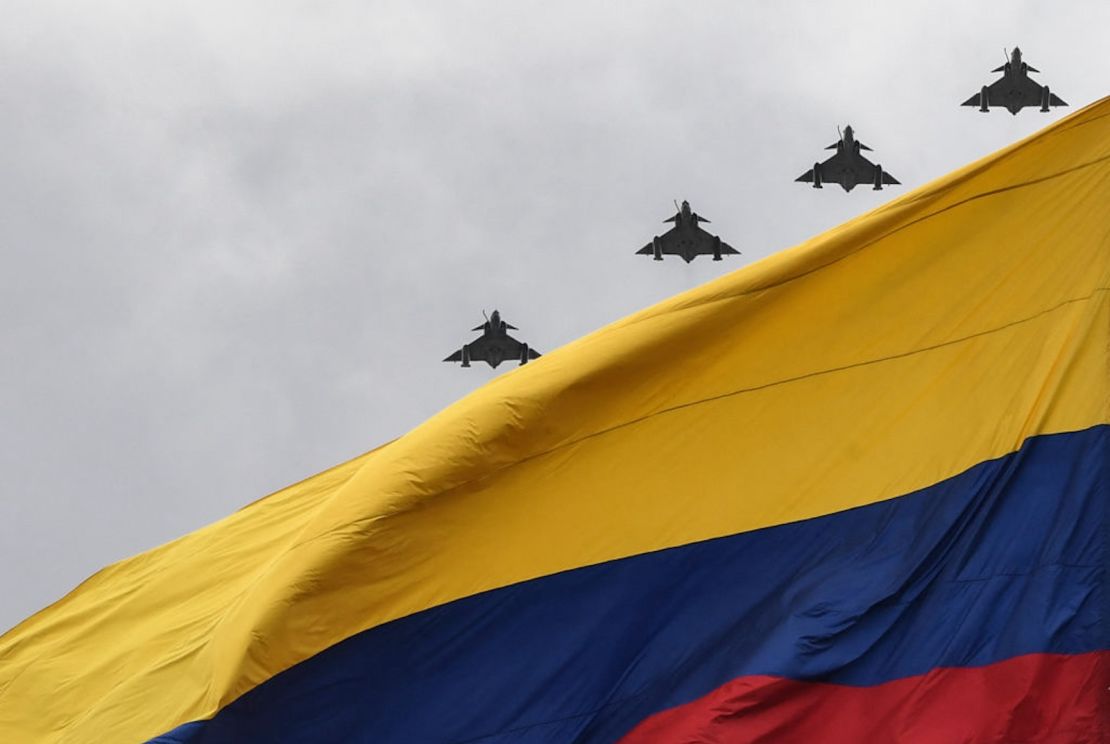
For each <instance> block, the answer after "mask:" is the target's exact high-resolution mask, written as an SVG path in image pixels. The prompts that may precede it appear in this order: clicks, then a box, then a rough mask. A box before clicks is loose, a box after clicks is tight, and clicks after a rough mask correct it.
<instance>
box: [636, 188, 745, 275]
mask: <svg viewBox="0 0 1110 744" xmlns="http://www.w3.org/2000/svg"><path fill="white" fill-rule="evenodd" d="M676 206H677V205H676ZM663 222H673V223H674V227H672V228H671V229H670V230H668V231H667V232H665V233H663V234H662V235H656V236H655V237H654V238H652V239H651V242H650V243H648V244H647V245H645V246H644V247H643V248H641V249H640V250H638V251H636V255H637V256H653V257H654V258H655V260H656V261H662V260H663V256H665V255H666V256H679V257H680V258H682V260H683V261H685V262H686V263H690V262H691V261H693V260H694V259H695V258H696V257H698V256H713V260H714V261H720V260H721V256H726V255H728V256H731V255H735V254H738V253H740V251H738V250H736V249H735V248H733V247H732V246H731V245H729V244H728V243H724V242H721V239H720V238H719V237H717V236H716V235H711V234H709V233H708V232H706V231H705V230H702V229H701V228H700V227H698V223H699V222H709V220H707V219H705V218H704V217H702V216H700V215H699V214H698V213H697V212H692V211H690V202H688V201H684V202H682V206H681V207H680V208H679V210H678V214H676V215H675V216H674V217H669V218H668V219H665V220H663Z"/></svg>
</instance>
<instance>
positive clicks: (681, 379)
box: [0, 99, 1110, 741]
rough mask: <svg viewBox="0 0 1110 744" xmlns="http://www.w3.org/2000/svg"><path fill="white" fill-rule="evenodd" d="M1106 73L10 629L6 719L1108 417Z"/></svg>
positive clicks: (124, 697) (271, 670) (130, 725)
mask: <svg viewBox="0 0 1110 744" xmlns="http://www.w3.org/2000/svg"><path fill="white" fill-rule="evenodd" d="M1107 204H1110V99H1105V100H1103V101H1101V102H1099V103H1098V104H1095V105H1094V106H1091V107H1088V108H1087V109H1084V110H1083V111H1080V112H1078V113H1076V114H1075V115H1073V116H1071V117H1069V118H1068V119H1065V120H1063V121H1062V122H1059V123H1058V124H1056V125H1054V126H1052V127H1050V128H1048V129H1047V130H1045V131H1044V132H1042V133H1040V134H1038V135H1035V136H1034V137H1032V138H1030V139H1028V140H1026V141H1024V142H1022V143H1019V144H1017V145H1015V146H1013V147H1010V148H1008V149H1006V150H1004V151H1002V152H1000V153H997V154H995V155H993V156H991V157H990V158H987V159H985V160H983V161H980V162H979V163H976V164H973V165H971V166H969V167H967V168H964V169H962V170H960V171H958V172H956V173H954V174H952V175H950V176H947V177H945V178H943V179H940V180H938V181H936V182H934V183H932V184H929V185H927V186H925V187H923V188H921V189H918V190H916V191H914V192H912V193H910V194H908V195H906V196H905V197H903V198H900V199H897V200H895V201H893V202H891V203H890V204H888V205H886V206H884V207H882V208H880V209H878V210H876V211H874V212H871V213H870V214H867V215H864V216H862V217H860V218H857V219H855V220H853V221H851V222H849V223H847V224H845V225H843V226H841V227H839V228H837V229H835V230H832V231H830V232H828V233H826V234H824V235H822V236H820V237H818V238H815V239H813V240H811V241H809V242H807V243H805V244H803V245H801V246H798V247H797V248H794V249H791V250H789V251H784V252H783V253H780V254H778V255H776V256H773V257H771V258H769V259H767V260H765V261H761V262H759V263H758V264H755V265H753V266H750V267H748V268H746V269H743V270H741V271H738V272H736V273H734V274H730V275H728V276H725V277H723V278H721V279H720V280H717V281H715V282H712V283H710V284H707V285H705V286H703V287H700V288H698V289H696V290H693V291H691V292H687V293H685V294H682V295H680V296H678V297H676V298H674V299H672V300H670V301H667V302H664V303H661V304H659V305H657V306H655V307H653V308H650V309H648V310H645V311H643V312H641V313H638V314H636V315H633V316H631V317H629V318H627V319H625V320H623V321H621V322H618V323H615V324H613V325H611V326H609V327H607V328H605V329H602V330H601V331H598V332H596V333H594V334H591V335H590V336H587V337H585V338H583V339H581V340H579V341H577V342H575V343H573V344H570V345H568V346H567V347H565V348H563V349H560V350H558V351H556V352H553V353H551V354H548V355H547V356H545V357H544V358H542V359H540V360H538V361H537V362H535V363H533V364H529V365H528V366H527V367H524V368H522V369H520V370H517V371H513V372H511V373H509V374H506V375H503V376H502V377H500V378H498V379H497V380H495V381H494V382H493V383H491V384H489V385H487V386H485V387H484V388H482V389H480V390H478V391H477V392H475V393H474V394H472V395H470V396H469V397H467V398H465V399H464V400H462V401H460V402H459V403H457V404H455V405H454V406H452V407H450V408H448V409H446V410H445V411H443V412H442V413H440V414H439V415H437V416H435V417H434V418H432V419H431V420H429V421H428V422H426V423H425V424H424V425H422V426H421V427H419V428H417V429H416V430H414V431H412V432H410V433H409V434H407V435H405V436H404V437H402V438H401V439H399V440H397V441H396V442H393V443H391V444H390V445H388V446H386V447H383V448H381V449H380V450H378V451H377V452H376V453H374V454H373V455H367V456H363V458H360V459H358V460H355V461H353V462H352V463H348V464H347V465H345V466H341V467H340V468H337V469H335V470H333V471H329V472H328V473H325V474H322V475H320V476H317V477H315V478H311V479H309V480H308V481H305V482H304V483H302V484H298V485H297V486H294V487H292V488H290V489H287V490H286V491H283V492H280V493H279V494H276V495H274V496H272V497H270V498H268V499H265V500H263V501H260V502H258V503H256V504H254V505H252V506H251V507H248V508H247V509H245V510H243V511H241V512H239V513H237V514H235V515H233V516H231V517H229V518H228V519H226V520H224V521H223V522H220V523H218V524H216V525H213V526H212V527H209V528H207V529H205V530H201V531H200V532H197V533H194V534H193V535H190V536H188V537H185V538H182V539H181V540H178V541H176V542H174V543H171V544H170V545H167V546H165V547H163V548H159V549H157V550H154V551H151V552H149V553H146V554H144V555H141V556H138V557H136V558H133V559H131V560H128V561H124V562H122V563H120V564H117V565H115V566H113V567H111V568H109V569H106V570H105V571H104V572H102V573H101V574H99V575H97V576H96V577H94V578H93V579H92V580H90V581H89V582H86V584H84V585H82V586H81V587H80V588H79V589H78V590H76V591H75V592H74V593H73V594H71V595H70V596H69V597H68V598H66V599H65V600H63V601H62V602H60V603H59V604H57V605H55V606H54V607H52V608H49V609H48V610H46V611H44V612H43V613H41V614H39V615H38V616H36V617H34V618H32V619H30V620H28V621H27V622H26V623H24V624H23V625H21V626H19V627H18V628H16V629H15V630H13V631H12V632H11V633H9V634H8V635H6V636H4V637H3V638H2V639H0V740H4V741H20V740H25V739H33V740H44V739H45V740H58V741H125V740H137V739H143V738H146V737H150V736H153V735H156V734H158V733H161V732H163V731H165V730H168V729H170V728H173V727H174V726H175V725H177V724H179V723H182V722H184V721H188V720H193V719H197V718H203V717H207V716H210V715H211V714H213V713H214V712H215V711H216V710H217V709H218V708H219V707H221V706H222V705H225V704H226V703H227V702H229V701H230V700H232V699H234V698H235V697H237V696H238V695H240V694H242V693H243V692H244V691H246V690H248V689H250V688H251V687H253V686H255V685H257V684H258V683H260V682H262V681H264V680H265V679H268V678H269V677H271V676H272V675H273V674H275V673H277V672H278V671H280V670H282V669H285V668H288V667H289V666H291V665H293V664H295V663H297V662H298V661H301V660H303V659H304V658H307V657H308V656H310V655H312V654H314V653H316V652H318V651H320V650H322V649H324V648H327V647H328V646H330V645H332V644H334V643H335V642H337V641H339V640H342V639H343V638H346V637H349V636H350V635H352V634H354V633H357V632H359V631H361V630H364V629H366V628H369V627H373V626H375V625H378V624H380V623H383V622H386V621H388V620H391V619H394V618H397V617H400V616H403V615H406V614H409V613H412V612H415V611H419V610H421V609H424V608H427V607H430V606H434V605H437V604H441V603H443V602H447V601H450V600H452V599H456V598H459V597H464V596H467V595H470V594H473V593H475V592H479V591H484V590H488V589H492V588H496V587H500V586H505V585H507V584H510V583H514V582H517V581H522V580H526V579H529V578H534V577H537V576H543V575H546V574H550V573H552V572H555V571H561V570H566V569H570V568H574V567H578V566H582V565H587V564H592V563H597V562H601V561H606V560H612V559H615V558H619V557H622V556H628V555H633V554H636V553H641V552H645V551H648V550H654V549H659V548H663V547H668V546H673V545H680V544H684V543H689V542H692V541H696V540H702V539H706V538H711V537H716V536H720V535H725V534H732V533H736V532H741V531H745V530H752V529H757V528H761V527H766V526H771V525H776V524H782V523H784V522H789V521H794V520H799V519H806V518H810V517H815V516H819V515H822V514H827V513H830V512H834V511H838V510H842V509H847V508H851V507H855V506H860V505H864V504H869V503H874V502H876V501H880V500H883V499H889V498H894V497H897V496H899V495H901V494H904V493H907V492H910V491H913V490H915V489H918V488H922V487H924V486H927V485H930V484H932V483H935V482H937V481H940V480H943V479H944V478H947V477H949V476H952V475H954V474H956V473H959V472H961V471H963V470H965V469H967V468H968V467H970V466H972V465H974V464H976V463H978V462H981V461H983V460H986V459H990V458H994V457H997V456H1000V455H1003V454H1006V453H1008V452H1012V451H1014V450H1015V449H1016V448H1017V447H1018V446H1019V445H1020V444H1021V442H1022V441H1023V440H1024V439H1026V438H1027V437H1030V436H1033V435H1036V434H1043V433H1053V432H1060V431H1071V430H1078V429H1083V428H1087V427H1089V426H1092V425H1095V424H1099V423H1106V422H1110V382H1108V378H1110V364H1108V354H1110V243H1108V241H1110V213H1108V212H1107V210H1106V205H1107Z"/></svg>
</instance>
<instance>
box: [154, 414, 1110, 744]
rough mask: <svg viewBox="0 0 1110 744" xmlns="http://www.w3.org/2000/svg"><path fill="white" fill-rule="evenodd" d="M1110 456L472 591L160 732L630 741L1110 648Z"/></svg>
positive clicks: (1083, 436) (1022, 462)
mask: <svg viewBox="0 0 1110 744" xmlns="http://www.w3.org/2000/svg"><path fill="white" fill-rule="evenodd" d="M1108 455H1110V427H1108V426H1097V427H1094V428H1091V429H1087V430H1085V431H1081V432H1074V433H1069V434H1057V435H1051V436H1043V437H1038V438H1035V439H1032V440H1029V441H1027V442H1026V443H1025V445H1024V446H1023V447H1022V448H1021V450H1020V451H1019V452H1017V453H1015V454H1012V455H1009V456H1006V457H1003V458H1000V459H998V460H993V461H990V462H986V463H982V464H980V465H977V466H976V467H974V468H972V469H970V470H968V471H967V472H965V473H962V474H960V475H958V476H956V477H953V478H951V479H949V480H946V481H944V482H942V483H939V484H937V485H934V486H931V487H929V488H926V489H923V490H921V491H918V492H915V493H913V494H909V495H906V496H902V497H900V498H897V499H893V500H890V501H885V502H882V503H878V504H873V505H870V506H866V507H861V508H858V509H852V510H850V511H846V512H841V513H837V514H832V515H829V516H826V517H821V518H817V519H811V520H807V521H804V522H797V523H794V524H788V525H782V526H779V527H772V528H768V529H764V530H758V531H755V532H748V533H742V534H739V535H733V536H730V537H724V538H719V539H715V540H709V541H705V542H700V543H695V544H692V545H686V546H682V547H678V548H672V549H668V550H662V551H658V552H654V553H648V554H643V555H637V556H634V557H631V558H627V559H623V560H618V561H612V562H609V563H604V564H600V565H596V566H589V567H586V568H582V569H577V570H573V571H567V572H564V573H560V574H556V575H553V576H547V577H543V578H540V579H536V580H533V581H528V582H524V583H521V584H517V585H514V586H510V587H506V588H503V589H498V590H495V591H490V592H486V593H483V594H480V595H476V596H473V597H468V598H465V599H462V600H458V601H456V602H452V603H450V604H447V605H443V606H440V607H435V608H432V609H430V610H427V611H424V612H420V613H417V614H415V615H412V616H410V617H406V618H402V619H400V620H397V621H394V622H391V623H388V624H386V625H383V626H380V627H377V628H373V629H371V630H368V631H366V632H364V633H361V634H359V635H357V636H354V637H352V638H350V639H348V640H346V641H344V642H342V643H340V644H338V645H336V646H334V647H332V648H330V649H328V650H326V651H324V652H322V653H320V654H318V655H317V656H315V657H313V658H311V659H309V660H307V661H305V662H303V663H301V664H299V665H297V666H295V667H293V668H292V669H289V670H287V671H285V672H283V673H281V674H279V675H278V676H276V677H274V678H273V679H271V680H269V681H268V682H266V683H264V684H262V685H261V686H259V687H257V688H255V689H254V690H252V691H250V692H249V693H247V694H246V695H244V696H243V697H242V698H240V699H239V700H237V701H235V702H234V703H232V704H231V705H229V706H228V707H227V708H225V709H224V710H222V711H220V712H219V713H218V714H217V715H216V716H215V718H214V719H212V720H210V721H205V722H201V723H199V724H198V723H193V724H187V725H186V726H183V727H179V728H178V729H176V730H175V731H174V732H171V733H170V734H167V735H165V736H163V737H160V738H159V739H157V740H156V741H160V742H165V743H166V744H176V743H185V742H188V744H201V743H209V742H238V741H313V742H317V741H335V742H339V741H342V742H375V744H380V743H385V742H398V743H399V744H435V743H436V742H451V743H452V744H460V743H462V742H478V741H480V742H483V744H495V743H497V744H500V743H502V742H570V741H575V742H611V741H614V740H615V739H617V738H619V737H620V736H621V735H623V734H624V733H626V732H627V731H628V730H629V729H631V728H632V727H633V726H634V725H635V724H636V723H638V722H639V721H641V720H642V719H644V718H646V717H647V716H649V715H651V714H652V713H655V712H657V711H660V710H663V709H665V708H668V707H672V706H674V705H678V704H681V703H685V702H688V701H690V700H693V699H695V698H697V697H699V696H701V695H703V694H705V693H707V692H709V691H711V690H713V689H714V688H716V687H718V686H719V685H721V684H723V683H725V682H726V681H728V680H731V679H734V678H736V677H740V676H743V675H748V674H774V675H782V676H786V677H792V678H795V679H808V680H822V681H827V682H833V683H840V684H849V685H873V684H877V683H881V682H885V681H888V680H892V679H897V678H901V677H908V676H912V675H917V674H923V673H925V672H927V671H929V670H930V669H933V668H936V667H940V666H980V665H985V664H990V663H993V662H997V661H1001V660H1004V659H1007V658H1010V657H1014V656H1018V655H1021V654H1028V653H1038V652H1049V653H1064V654H1070V653H1084V652H1089V651H1095V650H1101V649H1106V648H1108V645H1110V644H1108V640H1107V635H1106V634H1107V632H1108V631H1107V627H1106V626H1107V622H1106V620H1105V618H1103V617H1102V603H1103V602H1104V601H1105V576H1106V568H1107V566H1106V550H1105V548H1106V546H1105V542H1104V541H1105V534H1106V533H1105V532H1104V530H1105V526H1104V521H1105V516H1106V504H1107V501H1108V500H1110V485H1108V478H1107V469H1108V467H1110V466H1108V464H1107V461H1108V460H1110V456H1108ZM676 498H684V499H690V500H691V502H692V508H698V507H697V506H696V503H695V502H696V499H697V495H696V494H676ZM735 498H738V499H742V498H744V493H743V489H742V488H738V489H737V492H736V495H735Z"/></svg>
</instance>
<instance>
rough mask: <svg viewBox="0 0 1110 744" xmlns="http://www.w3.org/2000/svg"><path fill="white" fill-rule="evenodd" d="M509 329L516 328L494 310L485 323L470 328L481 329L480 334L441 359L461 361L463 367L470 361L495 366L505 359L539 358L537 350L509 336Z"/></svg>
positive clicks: (524, 362)
mask: <svg viewBox="0 0 1110 744" xmlns="http://www.w3.org/2000/svg"><path fill="white" fill-rule="evenodd" d="M509 329H512V330H514V331H515V330H518V329H517V327H516V326H513V325H509V324H508V323H506V322H505V321H503V320H501V313H499V312H498V311H496V310H494V311H493V314H492V315H490V317H489V319H488V320H486V322H485V323H483V324H482V325H480V326H477V327H475V328H472V329H471V330H474V331H482V335H481V336H479V337H478V338H476V339H474V340H473V341H471V342H470V343H468V344H463V347H462V348H461V349H459V350H458V351H456V352H455V353H454V354H451V355H450V356H449V357H447V358H446V359H444V360H443V361H445V362H462V366H464V367H469V366H470V363H471V362H485V363H486V364H488V365H489V366H491V367H497V366H498V365H499V364H501V362H504V361H506V360H515V361H518V362H520V363H521V364H527V363H528V362H529V361H531V360H532V359H537V358H539V356H540V353H539V352H538V351H536V350H535V349H533V348H531V347H530V346H528V344H526V343H523V342H521V341H518V340H516V339H515V338H513V337H512V336H510V335H509V333H508V331H509Z"/></svg>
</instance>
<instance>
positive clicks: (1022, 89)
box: [962, 47, 1068, 114]
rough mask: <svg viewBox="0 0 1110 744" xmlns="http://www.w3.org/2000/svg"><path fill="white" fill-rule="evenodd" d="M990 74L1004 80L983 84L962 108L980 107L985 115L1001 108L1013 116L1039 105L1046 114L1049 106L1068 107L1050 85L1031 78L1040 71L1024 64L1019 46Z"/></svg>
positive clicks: (1026, 63)
mask: <svg viewBox="0 0 1110 744" xmlns="http://www.w3.org/2000/svg"><path fill="white" fill-rule="evenodd" d="M991 72H1001V73H1002V77H1000V78H999V79H998V80H995V81H994V82H993V83H991V84H990V85H984V86H983V87H982V88H981V89H980V90H979V92H978V93H976V94H975V95H973V96H972V97H971V98H969V99H967V100H966V101H964V102H963V104H962V105H964V106H978V107H979V110H980V111H981V112H983V113H984V114H986V113H989V112H990V107H991V106H1002V107H1003V108H1005V109H1006V110H1007V111H1009V112H1010V113H1011V114H1017V112H1018V111H1021V110H1022V109H1023V108H1025V107H1026V106H1040V107H1041V111H1042V112H1047V111H1048V110H1049V109H1048V107H1049V106H1067V105H1068V104H1066V103H1064V101H1063V100H1062V99H1061V98H1060V97H1059V96H1058V95H1056V94H1055V93H1053V92H1052V91H1050V90H1049V89H1048V86H1047V85H1041V84H1040V83H1038V82H1037V81H1036V80H1034V79H1033V78H1031V77H1029V73H1031V72H1040V70H1038V69H1037V68H1036V67H1030V66H1029V63H1028V62H1024V61H1022V59H1021V50H1020V49H1018V48H1017V47H1014V51H1013V52H1011V54H1010V56H1009V61H1007V62H1006V64H1004V65H1002V66H1001V67H996V68H994V69H993V70H991Z"/></svg>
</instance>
